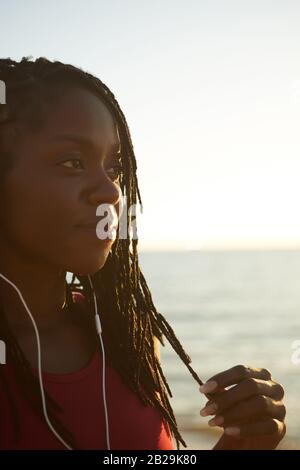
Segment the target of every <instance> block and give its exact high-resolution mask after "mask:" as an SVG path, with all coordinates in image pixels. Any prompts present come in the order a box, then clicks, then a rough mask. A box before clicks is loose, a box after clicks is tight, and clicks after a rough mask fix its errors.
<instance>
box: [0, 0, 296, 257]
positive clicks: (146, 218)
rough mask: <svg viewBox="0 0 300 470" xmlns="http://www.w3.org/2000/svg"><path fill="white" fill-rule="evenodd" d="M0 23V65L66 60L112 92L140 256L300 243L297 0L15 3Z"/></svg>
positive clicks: (3, 8)
mask: <svg viewBox="0 0 300 470" xmlns="http://www.w3.org/2000/svg"><path fill="white" fill-rule="evenodd" d="M0 18H1V30H0V57H11V58H12V59H15V60H20V59H21V58H22V57H23V56H32V57H33V59H36V58H37V57H40V56H44V57H47V58H48V59H50V60H60V61H62V62H66V63H71V64H73V65H76V66H78V67H81V68H82V69H83V70H85V71H88V72H90V73H92V74H94V75H96V76H97V77H99V78H100V79H101V80H102V81H103V82H104V83H105V84H106V85H108V86H109V88H110V89H111V90H112V92H113V93H114V95H115V96H116V98H117V100H118V102H119V104H120V106H121V108H122V109H123V111H124V113H125V116H126V118H127V122H128V124H129V128H130V132H131V136H132V140H133V144H134V149H135V154H136V158H137V165H138V179H139V186H140V190H141V195H142V200H143V208H144V211H143V214H141V215H139V216H138V236H139V246H140V249H141V250H152V249H155V250H156V249H157V250H165V249H170V250H173V249H174V250H177V249H178V250H193V249H204V250H205V249H240V248H247V249H252V248H270V249H273V248H299V247H300V220H299V216H298V205H299V201H300V184H299V175H300V171H299V170H300V161H299V150H300V143H299V124H300V28H299V24H300V2H299V1H298V0H285V1H282V0H270V1H269V0H252V1H250V0H248V1H245V0H237V1H234V0H206V1H201V0H184V1H183V0H182V1H179V0H151V1H150V0H148V1H146V0H107V1H101V0H85V1H81V0H77V1H76V0H72V1H71V0H60V1H57V0H51V2H50V1H47V0H44V1H43V2H39V1H35V0H26V2H24V1H21V0H19V1H17V0H10V1H9V2H5V3H4V2H3V1H2V2H1V3H0Z"/></svg>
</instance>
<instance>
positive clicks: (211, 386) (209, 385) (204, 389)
mask: <svg viewBox="0 0 300 470" xmlns="http://www.w3.org/2000/svg"><path fill="white" fill-rule="evenodd" d="M217 387H218V384H217V382H216V381H215V380H209V381H208V382H206V383H205V384H203V385H201V387H199V390H200V392H201V393H209V392H213V391H214V390H215V389H216V388H217Z"/></svg>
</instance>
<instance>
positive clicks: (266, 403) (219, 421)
mask: <svg viewBox="0 0 300 470" xmlns="http://www.w3.org/2000/svg"><path fill="white" fill-rule="evenodd" d="M285 414H286V409H285V406H284V405H283V403H282V402H275V401H274V400H273V399H272V398H269V397H266V396H264V395H258V396H255V397H252V398H250V399H249V400H247V401H243V402H239V403H238V404H237V405H235V406H234V407H232V408H230V409H229V410H228V411H226V412H224V413H222V414H220V412H219V411H218V412H217V416H216V417H215V418H213V419H212V420H210V421H209V423H208V424H209V425H210V426H222V427H225V426H230V425H232V424H236V423H247V421H250V420H251V421H253V420H256V421H259V419H261V418H262V417H264V418H265V417H271V418H273V419H278V420H284V418H285ZM256 418H257V419H256Z"/></svg>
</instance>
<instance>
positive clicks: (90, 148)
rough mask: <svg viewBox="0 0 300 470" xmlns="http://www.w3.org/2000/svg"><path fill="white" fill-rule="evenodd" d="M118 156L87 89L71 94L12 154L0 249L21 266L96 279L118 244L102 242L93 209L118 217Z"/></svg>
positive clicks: (106, 116) (110, 124)
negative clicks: (108, 208)
mask: <svg viewBox="0 0 300 470" xmlns="http://www.w3.org/2000/svg"><path fill="white" fill-rule="evenodd" d="M66 136H68V137H66ZM79 138H82V139H85V141H86V143H80V142H79ZM77 139H78V141H77ZM119 150H120V141H119V136H118V132H117V128H116V125H115V123H114V120H113V118H112V115H111V113H110V112H109V110H108V109H107V107H106V106H105V105H104V104H103V103H102V101H101V100H100V99H99V98H97V97H96V96H94V95H93V94H92V93H90V92H89V91H86V90H84V89H79V88H78V89H73V90H71V91H69V92H68V93H66V94H65V95H64V97H63V98H62V99H61V100H60V101H59V103H58V104H57V105H55V106H54V107H53V108H51V111H50V112H49V115H47V122H46V125H45V127H44V129H43V131H41V132H40V133H31V132H27V133H25V134H24V136H22V139H21V140H20V141H19V142H18V143H16V144H15V146H14V147H13V152H14V153H15V155H16V159H15V163H14V165H13V168H12V169H11V170H9V172H7V173H6V174H5V179H4V186H3V187H2V189H1V193H2V194H3V195H2V196H1V203H0V204H1V213H0V221H1V233H0V246H1V244H2V246H3V244H4V243H5V247H6V248H7V249H8V250H9V249H10V250H12V252H14V254H16V253H18V255H20V260H21V262H22V261H28V262H29V263H33V262H34V263H35V262H37V263H41V264H49V265H51V266H57V267H59V268H61V269H63V270H65V271H69V272H73V273H75V274H82V275H87V274H93V273H95V272H96V271H98V270H99V269H100V268H101V267H102V266H103V265H104V263H105V261H106V258H107V256H108V253H109V251H110V249H111V246H112V244H113V240H110V239H108V240H106V241H104V240H101V239H99V238H98V237H97V234H96V223H97V221H99V220H100V219H102V217H101V216H97V215H96V209H97V207H98V206H99V205H100V204H110V205H111V208H112V210H113V211H114V210H115V211H116V213H118V211H119V203H120V197H121V191H120V188H119V185H118V180H117V174H116V170H114V167H115V162H116V161H117V159H118V155H117V153H118V152H119ZM88 221H95V223H94V229H91V228H87V227H82V226H79V225H80V224H82V223H84V222H88Z"/></svg>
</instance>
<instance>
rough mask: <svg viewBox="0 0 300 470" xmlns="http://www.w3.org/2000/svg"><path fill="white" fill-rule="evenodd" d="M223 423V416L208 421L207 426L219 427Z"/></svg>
mask: <svg viewBox="0 0 300 470" xmlns="http://www.w3.org/2000/svg"><path fill="white" fill-rule="evenodd" d="M223 423H224V418H223V416H216V417H215V418H213V419H211V420H210V421H208V425H209V426H221V424H223Z"/></svg>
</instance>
